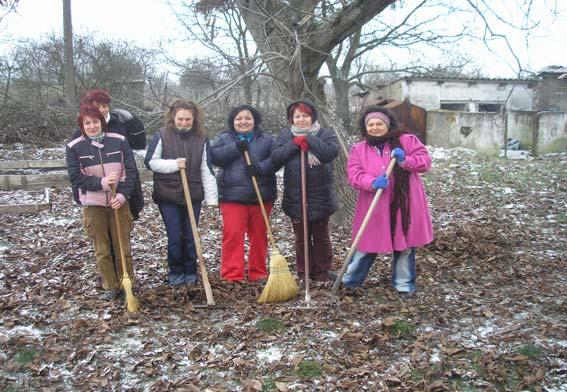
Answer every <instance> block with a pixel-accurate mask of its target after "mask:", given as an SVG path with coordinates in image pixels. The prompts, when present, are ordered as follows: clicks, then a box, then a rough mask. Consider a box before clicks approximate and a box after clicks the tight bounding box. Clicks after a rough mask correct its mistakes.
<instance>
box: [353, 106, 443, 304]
mask: <svg viewBox="0 0 567 392" xmlns="http://www.w3.org/2000/svg"><path fill="white" fill-rule="evenodd" d="M359 121H360V124H359V127H360V132H361V134H362V137H363V138H364V140H363V141H361V142H359V143H358V144H356V145H355V146H354V147H353V148H352V150H351V152H350V155H349V158H348V163H347V172H348V180H349V183H350V185H351V186H352V187H353V188H354V189H355V190H357V191H358V199H357V202H356V208H355V212H354V219H353V224H352V238H353V239H354V238H355V237H356V235H357V234H358V230H359V228H360V226H361V224H362V221H363V220H364V217H365V215H366V213H367V212H368V209H369V206H370V204H371V203H372V200H373V198H374V195H375V194H376V192H377V190H378V189H383V193H382V195H381V197H380V199H379V201H378V204H377V205H376V207H375V209H374V211H373V212H372V215H371V219H370V221H369V223H368V226H367V227H366V230H365V231H364V233H363V236H362V238H361V240H360V242H359V244H358V249H357V250H356V252H355V253H354V255H353V257H352V259H351V261H350V263H349V265H348V268H347V270H346V273H345V275H344V276H343V278H342V283H343V284H344V285H345V286H346V287H359V286H361V285H362V284H363V283H364V280H365V279H366V276H367V275H368V271H369V270H370V267H371V266H372V264H373V262H374V259H375V258H376V255H377V253H389V254H392V263H391V267H392V276H391V284H392V287H393V288H394V289H395V290H396V292H398V293H400V294H401V296H402V297H411V296H412V295H413V294H414V293H415V291H416V269H415V249H416V247H418V246H423V245H426V244H428V243H430V242H431V241H432V240H433V228H432V224H431V217H430V214H429V207H428V205H427V198H426V195H425V189H424V187H423V183H422V182H421V178H420V176H419V173H424V172H427V171H428V170H429V169H430V168H431V157H430V156H429V153H428V152H427V149H426V148H425V146H424V145H423V144H422V143H421V142H420V141H419V139H418V138H417V137H416V136H415V135H412V134H410V133H407V132H405V131H403V130H401V129H399V128H398V123H397V120H396V117H395V116H394V114H393V113H392V112H391V111H390V110H388V109H387V108H384V107H381V106H370V107H368V108H366V109H365V110H363V111H362V113H361V115H360V120H359ZM393 157H395V158H396V166H395V167H394V171H393V176H392V177H393V178H390V179H388V178H387V177H386V175H385V173H386V169H387V167H388V165H389V163H390V160H391V159H392V158H393Z"/></svg>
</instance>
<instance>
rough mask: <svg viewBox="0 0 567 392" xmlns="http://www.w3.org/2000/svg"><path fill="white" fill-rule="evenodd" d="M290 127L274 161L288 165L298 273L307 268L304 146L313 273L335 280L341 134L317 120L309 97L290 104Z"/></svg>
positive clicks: (287, 202)
mask: <svg viewBox="0 0 567 392" xmlns="http://www.w3.org/2000/svg"><path fill="white" fill-rule="evenodd" d="M287 118H288V121H289V123H290V124H291V126H290V128H287V129H284V130H283V131H282V132H281V133H280V135H279V137H278V138H277V140H276V145H275V147H274V151H273V153H272V161H273V162H274V165H275V166H276V167H277V168H279V167H282V166H284V196H283V201H282V208H283V210H284V212H285V213H286V215H288V216H289V217H290V218H291V221H292V224H293V230H294V233H295V253H296V263H297V273H298V276H299V278H300V279H302V278H303V277H304V273H305V255H304V234H303V215H302V206H301V154H300V152H301V150H303V151H305V152H306V154H307V159H306V165H305V170H306V180H307V186H306V193H307V220H308V236H307V237H308V240H309V256H310V257H309V274H310V277H311V279H313V280H315V281H320V282H326V281H330V280H333V278H334V274H332V273H331V274H330V273H329V271H330V269H331V268H332V263H333V250H332V244H331V237H330V234H329V220H330V218H331V215H332V214H333V213H335V211H336V210H337V198H336V195H335V191H334V187H333V160H334V159H335V158H336V157H337V155H338V153H339V147H338V139H337V136H336V135H335V132H334V131H333V130H331V129H327V128H322V127H321V126H320V125H319V122H318V121H317V109H316V108H315V106H314V105H313V103H312V102H311V101H309V100H308V99H303V100H299V101H296V102H293V103H292V104H291V105H289V107H288V108H287Z"/></svg>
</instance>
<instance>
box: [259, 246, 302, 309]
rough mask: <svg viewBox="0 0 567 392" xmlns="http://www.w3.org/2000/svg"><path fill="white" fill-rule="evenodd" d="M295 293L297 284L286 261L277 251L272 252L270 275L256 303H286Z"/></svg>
mask: <svg viewBox="0 0 567 392" xmlns="http://www.w3.org/2000/svg"><path fill="white" fill-rule="evenodd" d="M297 291H298V287H297V282H296V281H295V278H294V277H293V275H292V274H291V272H290V271H289V268H288V266H287V261H285V258H284V257H283V256H282V255H281V254H280V252H279V251H277V250H274V251H273V252H272V256H271V257H270V275H269V276H268V281H267V282H266V287H264V290H263V291H262V294H260V297H259V298H258V302H259V303H261V304H264V303H266V302H283V301H287V300H289V299H292V298H293V297H295V296H296V295H297Z"/></svg>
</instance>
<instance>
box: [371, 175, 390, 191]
mask: <svg viewBox="0 0 567 392" xmlns="http://www.w3.org/2000/svg"><path fill="white" fill-rule="evenodd" d="M388 183H389V181H388V177H386V175H385V174H382V175H381V176H378V177H376V179H375V180H374V181H372V188H373V189H375V190H378V189H386V187H387V186H388Z"/></svg>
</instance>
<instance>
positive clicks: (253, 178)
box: [244, 150, 277, 250]
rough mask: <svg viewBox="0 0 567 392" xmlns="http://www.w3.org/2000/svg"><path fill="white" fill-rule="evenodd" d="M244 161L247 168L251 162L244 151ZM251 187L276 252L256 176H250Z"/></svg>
mask: <svg viewBox="0 0 567 392" xmlns="http://www.w3.org/2000/svg"><path fill="white" fill-rule="evenodd" d="M244 159H245V160H246V164H247V165H248V166H250V165H251V164H252V162H251V161H250V155H248V151H246V150H244ZM252 185H253V186H254V191H255V192H256V197H257V198H258V203H260V209H261V210H262V217H263V218H264V223H265V224H266V229H267V230H268V237H269V238H270V243H271V244H272V249H274V250H276V249H277V247H276V241H275V240H274V236H273V234H272V229H271V227H270V221H269V219H268V213H267V212H266V208H265V207H264V203H263V202H262V194H261V193H260V188H259V187H258V181H257V180H256V176H252Z"/></svg>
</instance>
